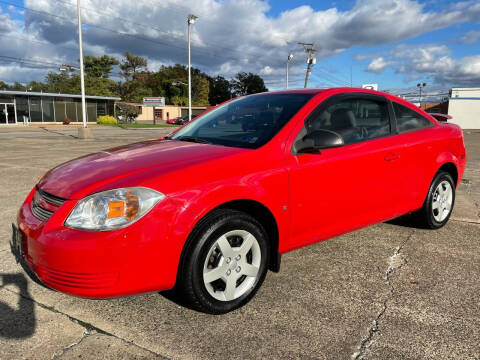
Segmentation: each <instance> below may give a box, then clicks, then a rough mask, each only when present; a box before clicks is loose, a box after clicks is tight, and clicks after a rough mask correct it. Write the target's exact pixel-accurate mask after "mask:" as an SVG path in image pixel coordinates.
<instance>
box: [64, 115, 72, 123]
mask: <svg viewBox="0 0 480 360" xmlns="http://www.w3.org/2000/svg"><path fill="white" fill-rule="evenodd" d="M71 122H72V119H70V118H69V117H68V116H67V117H65V119H63V125H68V124H70V123H71Z"/></svg>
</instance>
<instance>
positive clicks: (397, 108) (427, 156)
mask: <svg viewBox="0 0 480 360" xmlns="http://www.w3.org/2000/svg"><path fill="white" fill-rule="evenodd" d="M392 107H393V112H394V114H395V118H396V127H397V132H398V135H397V137H398V138H399V140H400V141H401V142H403V143H404V144H405V156H404V157H405V163H406V169H405V171H406V173H407V176H408V177H407V180H406V184H407V191H406V200H407V199H408V201H409V202H410V206H409V210H412V209H413V210H415V209H417V208H419V207H420V206H422V204H423V201H424V199H425V196H426V193H427V190H428V187H429V186H430V183H431V181H432V180H433V174H434V173H435V172H436V170H437V169H436V168H435V167H436V166H437V162H436V154H438V153H440V152H441V149H439V148H438V146H439V145H440V144H441V139H438V132H436V131H434V124H433V122H431V121H430V120H429V119H427V118H426V117H424V116H423V115H422V114H420V113H419V112H417V111H416V110H414V108H413V109H412V108H410V107H408V106H406V105H405V104H399V103H398V102H395V101H392Z"/></svg>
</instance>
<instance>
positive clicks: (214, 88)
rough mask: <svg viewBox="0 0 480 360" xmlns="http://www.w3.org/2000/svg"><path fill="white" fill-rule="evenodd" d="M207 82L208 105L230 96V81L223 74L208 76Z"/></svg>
mask: <svg viewBox="0 0 480 360" xmlns="http://www.w3.org/2000/svg"><path fill="white" fill-rule="evenodd" d="M209 84H210V91H209V93H208V102H209V103H210V105H218V104H220V103H222V102H224V101H227V100H228V99H231V98H232V90H231V87H230V82H229V81H228V80H227V79H225V78H224V77H223V76H216V77H214V78H209Z"/></svg>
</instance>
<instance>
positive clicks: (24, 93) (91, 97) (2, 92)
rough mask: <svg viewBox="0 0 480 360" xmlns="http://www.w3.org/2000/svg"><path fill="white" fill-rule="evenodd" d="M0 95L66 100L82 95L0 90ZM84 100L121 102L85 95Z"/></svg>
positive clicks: (110, 98)
mask: <svg viewBox="0 0 480 360" xmlns="http://www.w3.org/2000/svg"><path fill="white" fill-rule="evenodd" d="M0 95H23V96H55V97H67V98H78V99H80V98H81V97H82V95H79V94H60V93H47V92H37V91H15V90H0ZM85 98H86V99H98V100H121V99H120V98H119V97H113V96H94V95H85Z"/></svg>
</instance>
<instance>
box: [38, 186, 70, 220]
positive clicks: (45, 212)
mask: <svg viewBox="0 0 480 360" xmlns="http://www.w3.org/2000/svg"><path fill="white" fill-rule="evenodd" d="M65 201H66V200H65V199H63V198H61V197H58V196H55V195H52V194H49V193H47V192H45V191H43V190H41V189H40V188H38V187H37V189H36V192H35V194H34V196H33V201H32V204H31V209H32V213H33V215H34V216H35V217H36V218H37V219H39V220H42V221H47V220H48V219H50V217H51V216H52V215H53V213H54V211H52V210H49V209H46V208H45V207H48V208H51V205H54V206H55V207H59V206H61V205H62V204H63V203H64V202H65ZM44 202H47V203H49V204H51V205H50V206H48V204H43V206H42V203H44Z"/></svg>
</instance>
